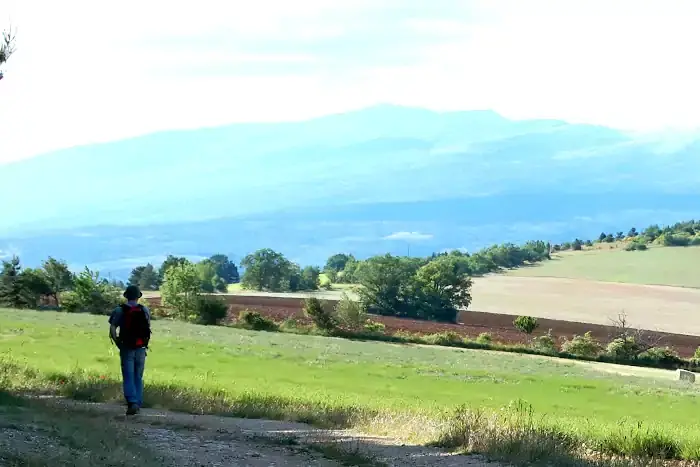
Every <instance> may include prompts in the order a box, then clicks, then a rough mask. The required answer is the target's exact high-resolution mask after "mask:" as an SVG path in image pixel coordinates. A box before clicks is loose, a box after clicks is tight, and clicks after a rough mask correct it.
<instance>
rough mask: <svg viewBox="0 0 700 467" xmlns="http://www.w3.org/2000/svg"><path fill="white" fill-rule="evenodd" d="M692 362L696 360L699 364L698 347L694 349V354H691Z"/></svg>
mask: <svg viewBox="0 0 700 467" xmlns="http://www.w3.org/2000/svg"><path fill="white" fill-rule="evenodd" d="M693 360H697V361H698V362H700V347H698V348H697V349H695V353H694V354H693Z"/></svg>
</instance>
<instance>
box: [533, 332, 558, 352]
mask: <svg viewBox="0 0 700 467" xmlns="http://www.w3.org/2000/svg"><path fill="white" fill-rule="evenodd" d="M531 346H532V348H533V349H534V350H536V351H537V352H540V353H544V354H549V355H554V354H556V353H557V341H556V339H555V338H554V337H553V336H552V330H551V329H550V330H549V331H547V334H545V335H544V336H538V337H535V338H533V339H532V344H531Z"/></svg>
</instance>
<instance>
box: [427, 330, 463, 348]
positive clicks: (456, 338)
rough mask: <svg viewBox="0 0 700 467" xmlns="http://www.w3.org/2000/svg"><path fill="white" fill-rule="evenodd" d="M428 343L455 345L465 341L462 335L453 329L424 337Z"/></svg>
mask: <svg viewBox="0 0 700 467" xmlns="http://www.w3.org/2000/svg"><path fill="white" fill-rule="evenodd" d="M424 340H425V342H426V343H428V344H431V345H446V346H453V345H456V344H461V343H462V342H464V339H462V336H460V335H459V334H457V333H456V332H453V331H447V332H439V333H436V334H428V335H427V336H425V337H424Z"/></svg>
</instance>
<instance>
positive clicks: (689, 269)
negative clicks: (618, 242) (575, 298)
mask: <svg viewBox="0 0 700 467" xmlns="http://www.w3.org/2000/svg"><path fill="white" fill-rule="evenodd" d="M698 264H700V247H652V248H649V249H648V250H646V251H625V250H624V249H622V248H614V249H602V248H596V249H590V250H584V251H574V252H562V253H559V254H556V255H554V257H553V259H552V260H551V261H544V262H542V263H539V264H537V265H534V266H530V267H523V268H519V269H514V270H512V271H509V272H508V274H509V275H512V276H518V277H562V278H569V279H587V280H592V281H604V282H621V283H626V284H646V285H669V286H677V287H692V288H700V274H698V269H697V268H698Z"/></svg>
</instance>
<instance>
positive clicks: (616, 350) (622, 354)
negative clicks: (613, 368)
mask: <svg viewBox="0 0 700 467" xmlns="http://www.w3.org/2000/svg"><path fill="white" fill-rule="evenodd" d="M641 350H642V349H641V346H640V345H639V344H637V341H636V340H635V338H634V337H618V338H617V339H614V340H613V341H612V342H610V343H609V344H608V346H607V347H606V349H605V353H607V354H608V355H609V356H610V357H612V358H613V359H614V360H620V361H624V360H633V359H634V358H636V357H637V355H639V354H640V352H641Z"/></svg>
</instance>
